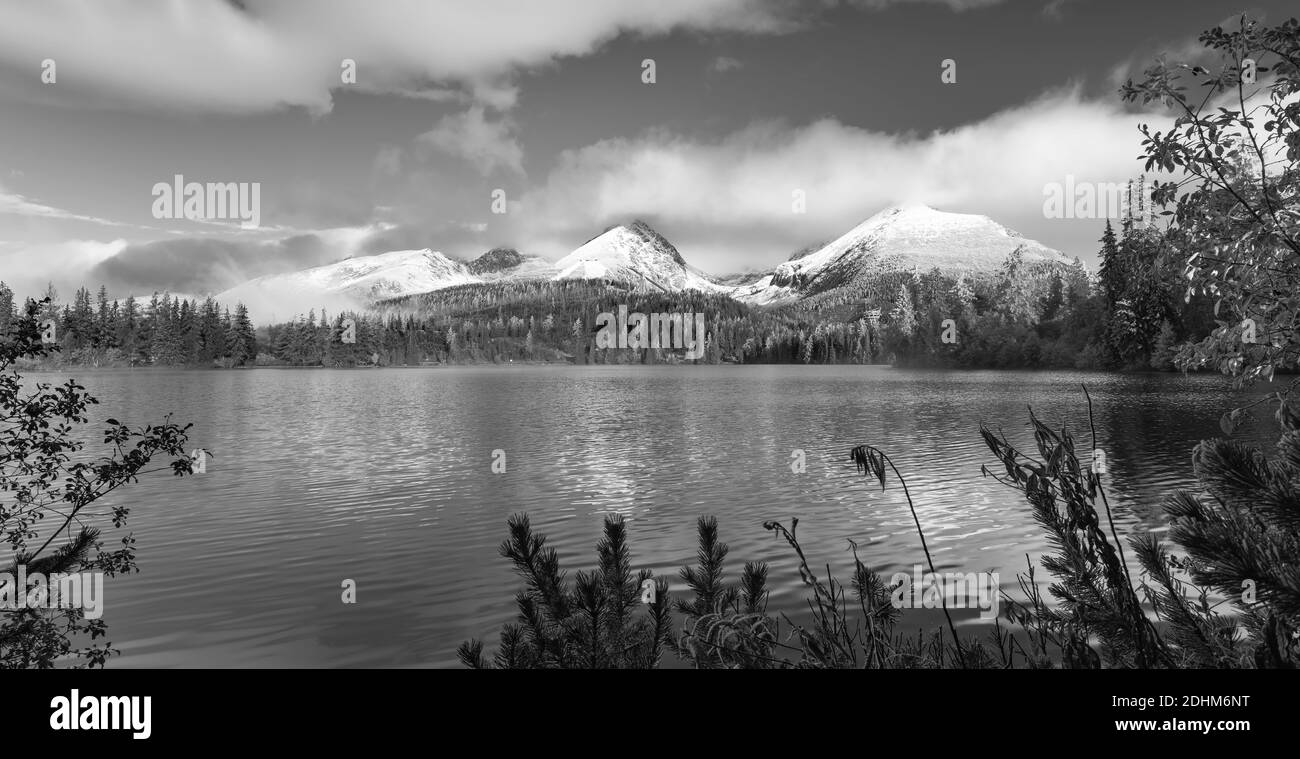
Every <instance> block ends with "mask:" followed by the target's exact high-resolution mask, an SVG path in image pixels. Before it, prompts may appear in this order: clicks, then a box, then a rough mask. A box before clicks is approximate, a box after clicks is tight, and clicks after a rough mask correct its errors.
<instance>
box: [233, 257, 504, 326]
mask: <svg viewBox="0 0 1300 759" xmlns="http://www.w3.org/2000/svg"><path fill="white" fill-rule="evenodd" d="M482 281H483V279H482V278H480V277H478V276H476V275H474V274H473V273H472V272H470V270H469V268H468V267H467V266H466V265H465V264H463V263H461V262H459V261H453V260H452V259H450V258H448V257H446V256H444V255H443V254H442V253H439V252H437V251H433V250H430V249H428V248H425V249H423V250H398V251H393V252H391V253H381V254H378V255H373V256H357V257H355V258H349V259H347V260H344V261H339V262H337V263H332V264H326V265H324V266H317V267H315V268H312V269H305V270H303V271H297V272H290V273H287V274H272V275H269V276H265V277H259V278H257V279H254V280H250V281H248V282H245V283H244V284H242V285H237V286H235V287H233V288H231V289H229V290H227V291H225V292H223V293H221V294H220V295H218V296H217V300H218V301H220V302H222V303H235V302H236V301H239V302H242V303H244V305H246V306H248V310H249V313H250V314H252V315H253V318H254V320H255V321H258V322H261V323H265V322H266V321H269V320H272V319H273V320H277V321H287V320H288V319H290V318H292V317H293V316H294V315H295V314H299V313H306V312H307V311H308V310H310V309H320V308H327V309H330V310H334V311H339V310H343V309H362V308H366V307H367V306H368V305H369V304H370V303H372V302H373V301H376V300H380V299H382V298H393V297H397V296H401V295H414V294H418V293H426V292H432V291H434V290H441V289H443V288H447V287H455V286H457V285H467V284H472V283H475V282H482Z"/></svg>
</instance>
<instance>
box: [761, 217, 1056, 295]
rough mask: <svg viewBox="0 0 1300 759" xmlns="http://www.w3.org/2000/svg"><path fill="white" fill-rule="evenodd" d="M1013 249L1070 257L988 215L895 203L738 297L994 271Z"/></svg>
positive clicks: (1047, 257)
mask: <svg viewBox="0 0 1300 759" xmlns="http://www.w3.org/2000/svg"><path fill="white" fill-rule="evenodd" d="M1013 251H1018V252H1019V253H1020V255H1021V257H1022V259H1023V260H1024V261H1025V262H1027V263H1036V262H1051V263H1058V264H1061V265H1069V264H1070V263H1071V261H1070V259H1068V258H1066V257H1065V256H1064V255H1062V254H1061V253H1059V252H1057V251H1055V250H1052V249H1050V248H1048V247H1046V246H1044V245H1041V244H1040V243H1038V242H1035V241H1033V240H1029V239H1027V238H1025V237H1023V236H1021V235H1020V234H1019V233H1018V232H1015V231H1013V230H1010V229H1007V228H1006V227H1004V226H1002V225H1000V224H998V223H997V222H995V221H993V220H992V219H990V218H988V217H987V216H981V215H979V214H964V213H949V212H946V211H938V210H935V209H933V208H931V207H929V206H927V205H924V204H920V203H909V204H904V205H896V206H891V207H889V208H886V209H884V210H883V211H880V212H879V213H877V214H875V215H873V216H871V217H870V218H868V219H867V220H866V221H863V222H862V223H860V224H858V225H857V226H855V227H853V228H852V229H850V230H849V231H848V232H845V233H844V234H843V235H841V236H840V237H838V238H837V239H835V240H832V241H831V242H829V243H827V244H826V245H825V246H823V247H822V248H821V249H820V250H817V251H815V252H813V253H809V254H807V255H805V256H802V257H799V258H795V259H792V260H790V261H785V262H783V263H781V264H778V265H777V267H776V268H775V269H774V270H773V271H772V273H771V274H770V275H768V276H766V277H763V278H762V279H760V280H758V281H757V282H754V283H753V284H750V285H747V286H743V287H740V288H737V291H736V297H737V298H739V299H741V300H745V301H749V302H753V303H771V302H776V301H782V300H788V299H791V298H798V297H805V296H808V295H813V294H816V293H818V292H823V291H825V290H829V289H832V288H836V287H844V286H852V285H853V284H854V283H855V282H858V281H859V280H860V279H861V278H862V277H868V276H871V275H873V274H880V273H886V272H897V271H918V270H919V271H929V270H931V269H935V268H937V269H939V270H940V271H942V272H945V273H948V274H955V273H958V272H963V271H974V272H994V271H997V270H998V268H999V267H1001V266H1002V265H1003V264H1004V263H1005V262H1006V260H1007V257H1008V256H1009V255H1010V254H1011V253H1012V252H1013Z"/></svg>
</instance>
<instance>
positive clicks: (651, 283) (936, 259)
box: [217, 205, 1074, 323]
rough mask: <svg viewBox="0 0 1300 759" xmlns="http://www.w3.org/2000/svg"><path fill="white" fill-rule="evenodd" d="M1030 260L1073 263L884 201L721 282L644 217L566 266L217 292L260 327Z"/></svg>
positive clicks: (938, 214) (501, 264) (432, 261)
mask: <svg viewBox="0 0 1300 759" xmlns="http://www.w3.org/2000/svg"><path fill="white" fill-rule="evenodd" d="M1013 253H1014V254H1018V255H1019V257H1020V259H1021V260H1022V261H1024V262H1026V263H1044V264H1050V265H1059V266H1061V267H1069V266H1072V265H1074V260H1073V259H1070V258H1069V257H1067V256H1065V255H1064V254H1062V253H1060V252H1059V251H1056V250H1052V249H1051V248H1048V247H1046V246H1044V245H1042V244H1040V243H1038V242H1036V241H1034V240H1030V239H1028V238H1025V237H1023V236H1021V235H1020V234H1018V233H1016V232H1014V231H1012V230H1010V229H1007V228H1006V227H1004V226H1002V225H1000V224H998V223H997V222H995V221H993V220H992V219H990V218H988V217H987V216H981V215H977V214H958V213H947V212H943V211H937V210H935V209H933V208H930V207H928V206H924V205H904V206H894V207H890V208H887V209H885V210H883V211H881V212H879V213H877V214H875V215H874V216H872V217H870V218H868V219H867V220H866V221H863V222H862V223H861V224H858V225H857V226H856V227H854V228H853V229H851V230H849V231H848V232H846V233H845V234H843V235H842V236H840V237H838V238H836V239H834V240H832V241H830V242H828V243H824V244H818V245H812V246H808V247H807V248H804V249H802V250H800V251H798V252H796V253H795V254H794V255H792V256H791V257H790V259H789V260H787V261H785V262H783V263H781V264H778V265H777V266H776V267H774V268H772V269H771V270H768V271H762V272H749V273H747V274H740V275H734V276H731V277H726V278H714V277H710V276H708V275H707V274H705V273H703V272H701V271H699V270H698V269H695V268H694V267H692V266H690V265H689V264H688V263H687V262H686V260H685V259H684V258H683V257H682V255H681V253H680V252H679V251H678V250H677V248H675V247H674V246H673V245H672V243H670V242H669V241H668V240H667V239H665V238H664V237H663V236H662V235H661V234H659V233H658V232H656V231H655V230H654V229H652V228H651V227H650V226H649V225H648V224H646V223H645V222H643V221H633V222H631V223H629V224H625V225H617V226H614V227H610V228H609V229H607V230H605V231H604V232H602V233H601V234H600V235H598V236H596V237H594V238H592V239H591V240H588V241H587V242H586V243H584V244H583V245H581V246H579V247H578V248H577V249H576V250H574V251H573V252H572V253H570V254H568V255H566V256H564V257H563V258H561V259H560V260H559V261H554V262H552V261H548V260H547V259H544V258H541V257H539V256H528V255H523V254H521V253H519V252H518V251H517V250H514V249H511V248H494V249H492V250H489V251H488V252H486V253H484V254H483V255H482V256H480V257H479V258H477V259H474V260H473V261H470V262H468V263H466V262H462V261H458V260H456V259H454V258H451V257H449V256H447V255H444V254H443V253H441V252H438V251H435V250H432V249H429V248H424V249H421V250H401V251H394V252H390V253H382V254H378V255H370V256H357V257H354V258H349V259H346V260H343V261H339V262H337V263H332V264H327V265H325V266H317V267H314V268H311V269H306V270H303V271H296V272H289V273H284V274H274V275H270V276H265V277H260V278H258V279H254V280H251V281H249V282H245V283H243V284H241V285H238V286H236V287H234V288H231V289H229V290H227V291H225V292H223V293H220V294H219V295H218V296H217V300H218V301H220V302H222V303H234V302H242V303H244V304H245V305H246V306H247V307H248V308H249V311H250V313H251V314H252V315H253V318H254V319H255V320H256V321H258V322H259V323H267V322H275V321H285V320H288V319H290V318H292V317H293V316H294V315H295V314H299V313H306V312H307V311H308V310H309V309H320V308H327V309H330V310H332V311H335V312H337V311H341V310H349V309H366V308H368V307H370V306H371V305H372V304H375V303H377V302H380V301H384V300H387V299H391V298H396V297H401V296H408V295H417V294H421V293H430V292H436V291H438V290H443V289H446V288H450V287H457V286H462V285H473V284H483V283H490V282H501V281H510V280H547V279H550V280H561V279H602V280H606V281H609V282H612V283H619V284H621V285H624V286H627V287H631V288H635V289H644V290H655V291H660V292H666V293H675V292H683V291H686V290H699V291H703V292H708V293H716V294H721V295H730V296H731V297H733V298H735V299H736V300H738V301H741V302H745V303H749V304H752V305H785V304H797V303H799V302H801V301H803V300H806V299H809V298H813V297H818V296H827V295H831V296H833V295H835V294H836V293H839V292H841V291H843V292H844V293H861V292H864V291H866V289H867V288H868V287H869V285H870V283H871V282H872V281H873V280H875V279H878V278H879V277H881V276H882V275H888V274H890V273H897V272H921V273H924V272H929V271H931V270H932V269H936V268H937V269H938V270H939V271H940V272H942V273H944V274H947V275H957V274H960V273H966V274H969V275H976V276H977V275H981V274H994V273H996V272H997V271H999V269H1001V267H1003V266H1004V265H1005V264H1006V262H1007V261H1008V259H1009V257H1010V256H1011V255H1012V254H1013Z"/></svg>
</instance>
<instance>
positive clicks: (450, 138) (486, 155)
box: [416, 106, 524, 176]
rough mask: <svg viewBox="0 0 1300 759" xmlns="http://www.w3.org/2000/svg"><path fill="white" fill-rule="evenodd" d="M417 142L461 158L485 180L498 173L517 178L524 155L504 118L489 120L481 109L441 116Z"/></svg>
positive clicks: (474, 108)
mask: <svg viewBox="0 0 1300 759" xmlns="http://www.w3.org/2000/svg"><path fill="white" fill-rule="evenodd" d="M416 142H417V144H419V145H427V146H429V147H432V148H434V149H435V150H439V151H442V152H443V153H448V154H450V155H454V156H458V157H460V158H464V159H465V160H467V161H469V162H470V163H472V164H474V166H475V167H476V168H478V170H479V171H480V172H482V173H483V174H484V175H485V176H486V175H488V174H491V173H492V172H493V171H496V170H497V169H507V170H510V171H513V172H515V173H519V174H522V173H523V170H524V167H523V159H524V151H523V149H522V148H520V147H519V143H518V142H517V141H516V140H515V137H514V125H513V124H512V123H511V122H510V121H509V119H507V118H505V117H502V118H500V119H498V120H496V121H491V120H489V119H488V118H487V116H486V115H485V114H484V109H483V107H482V106H474V107H472V108H470V109H469V110H467V111H465V112H464V113H459V114H454V115H451V116H444V117H443V118H442V119H441V120H440V121H438V123H437V124H434V126H433V129H431V130H429V131H428V132H425V133H424V134H422V135H420V136H419V137H418V138H416Z"/></svg>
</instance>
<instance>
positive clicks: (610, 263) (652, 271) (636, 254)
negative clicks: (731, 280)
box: [553, 221, 731, 292]
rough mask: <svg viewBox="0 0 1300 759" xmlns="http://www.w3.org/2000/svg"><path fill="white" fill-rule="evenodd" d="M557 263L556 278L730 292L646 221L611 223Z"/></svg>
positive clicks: (654, 287) (676, 290)
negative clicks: (699, 269) (611, 225)
mask: <svg viewBox="0 0 1300 759" xmlns="http://www.w3.org/2000/svg"><path fill="white" fill-rule="evenodd" d="M555 266H556V267H557V268H558V269H559V273H557V274H555V276H554V277H553V278H554V279H557V280H558V279H609V280H615V281H619V282H624V283H627V284H630V285H633V286H634V287H640V288H650V289H659V290H663V291H666V292H679V291H681V290H702V291H705V292H727V291H729V290H730V289H731V288H729V287H726V286H724V285H719V284H717V283H715V282H713V281H712V280H710V279H709V278H708V277H707V276H705V275H704V274H703V273H701V272H700V271H698V270H697V269H694V268H692V267H690V266H688V265H687V264H686V261H685V260H684V259H682V256H681V254H680V253H678V252H677V248H674V247H673V245H672V243H670V242H668V241H667V240H665V239H664V238H663V236H662V235H660V234H659V233H658V232H656V231H654V230H653V229H651V228H650V226H649V225H648V224H646V223H645V222H642V221H635V222H633V223H632V224H630V225H619V226H616V227H611V228H610V229H608V230H606V231H605V232H604V233H603V234H601V235H599V236H597V237H595V238H593V239H592V240H590V241H588V242H587V243H586V244H584V245H582V246H581V247H579V248H578V249H577V250H575V251H573V252H572V253H570V254H569V255H567V256H565V257H564V258H561V259H560V260H559V261H557V262H556V264H555Z"/></svg>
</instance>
